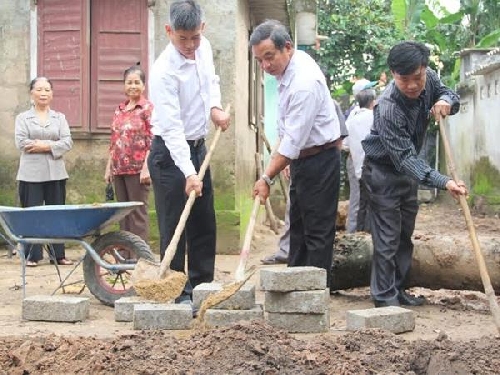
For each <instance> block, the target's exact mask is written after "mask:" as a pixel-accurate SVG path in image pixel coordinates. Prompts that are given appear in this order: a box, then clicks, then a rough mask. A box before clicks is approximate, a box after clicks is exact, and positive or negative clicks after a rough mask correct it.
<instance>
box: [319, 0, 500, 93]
mask: <svg viewBox="0 0 500 375" xmlns="http://www.w3.org/2000/svg"><path fill="white" fill-rule="evenodd" d="M318 22H319V24H318V32H319V33H320V34H323V35H327V36H328V37H329V38H330V39H329V40H328V41H325V42H322V45H321V47H322V48H321V50H320V51H319V52H318V53H317V56H316V57H317V59H318V61H319V63H320V65H321V66H322V67H323V68H324V70H325V71H326V72H327V74H328V76H329V77H330V79H331V82H330V83H331V88H332V91H333V92H334V96H338V95H342V94H343V93H346V92H347V93H349V92H350V88H351V85H352V83H351V82H350V81H351V79H352V77H353V76H355V75H356V76H363V77H365V78H367V79H369V80H377V79H378V77H379V75H380V73H381V72H382V71H384V70H386V62H385V61H386V56H387V52H388V50H389V49H390V47H391V46H392V45H394V44H395V43H397V42H398V41H400V40H404V39H412V40H418V41H420V42H424V43H426V44H427V45H429V46H430V47H431V49H432V54H433V59H432V64H433V68H439V69H440V71H441V77H442V79H443V81H444V82H445V83H446V84H448V85H450V86H453V85H454V84H455V83H457V82H458V73H459V68H460V65H459V59H458V56H457V53H456V52H457V51H460V50H462V49H464V48H470V47H493V46H497V45H498V44H499V40H500V1H499V0H461V1H460V10H459V11H458V12H457V13H453V14H450V13H449V11H447V10H446V8H444V7H443V6H442V1H440V0H428V1H427V2H426V1H425V0H364V1H363V0H318Z"/></svg>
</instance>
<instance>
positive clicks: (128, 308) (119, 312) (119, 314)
mask: <svg viewBox="0 0 500 375" xmlns="http://www.w3.org/2000/svg"><path fill="white" fill-rule="evenodd" d="M144 303H153V304H155V303H158V302H156V301H149V300H146V299H144V298H142V297H139V296H131V297H122V298H120V299H118V300H116V301H115V321H116V322H132V321H133V320H134V306H135V305H139V304H144Z"/></svg>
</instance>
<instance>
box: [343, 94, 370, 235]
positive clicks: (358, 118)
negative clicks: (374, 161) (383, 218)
mask: <svg viewBox="0 0 500 375" xmlns="http://www.w3.org/2000/svg"><path fill="white" fill-rule="evenodd" d="M375 98H376V93H375V90H374V89H365V90H361V91H360V92H358V94H357V95H356V102H357V103H358V106H359V108H357V109H355V110H354V111H352V112H351V114H350V115H349V118H348V119H347V121H346V126H347V130H348V132H349V137H347V138H346V139H345V140H344V147H345V148H346V149H347V150H348V151H349V155H348V157H347V161H346V165H347V174H348V176H349V212H348V214H347V225H346V226H347V233H354V232H356V231H369V225H368V224H369V223H368V220H367V217H366V209H367V204H368V202H367V200H366V198H367V197H366V195H367V192H366V190H365V189H363V188H362V187H361V185H360V180H361V170H362V168H363V162H364V160H365V152H364V151H363V146H361V141H362V140H363V139H365V137H366V136H367V135H368V134H370V129H371V128H372V126H373V107H374V105H375Z"/></svg>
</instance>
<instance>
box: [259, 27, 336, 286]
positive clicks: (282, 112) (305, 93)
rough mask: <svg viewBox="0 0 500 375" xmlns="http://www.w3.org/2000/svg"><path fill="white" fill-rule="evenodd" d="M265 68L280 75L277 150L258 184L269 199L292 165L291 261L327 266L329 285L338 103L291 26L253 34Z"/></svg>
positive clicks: (333, 223)
mask: <svg viewBox="0 0 500 375" xmlns="http://www.w3.org/2000/svg"><path fill="white" fill-rule="evenodd" d="M250 46H251V48H252V52H253V55H254V57H255V59H256V60H257V61H258V63H259V64H260V66H261V68H262V69H263V70H264V71H265V72H266V73H268V74H271V75H273V76H275V77H276V78H277V80H278V92H279V110H278V111H279V112H278V116H279V117H278V128H279V137H280V139H281V142H280V146H279V148H278V150H277V152H276V153H275V154H274V155H273V157H272V159H271V161H270V162H269V164H268V166H267V167H266V169H265V173H264V175H263V176H262V177H261V178H260V179H259V180H258V181H257V182H256V183H255V185H254V196H257V195H258V196H260V197H261V202H262V203H264V202H265V200H266V199H267V197H268V196H269V190H270V185H271V184H272V183H273V179H274V177H276V176H277V175H278V173H280V171H281V170H283V169H284V168H285V167H286V166H287V165H290V179H291V185H290V255H289V260H288V266H314V267H319V268H324V269H325V270H326V274H327V285H328V286H329V285H330V282H329V281H330V269H331V265H332V256H333V242H334V239H335V221H336V217H337V205H338V197H339V189H340V147H341V143H342V142H341V133H340V125H339V119H338V116H337V113H336V111H335V106H334V103H333V101H332V99H331V97H330V91H329V90H328V87H327V85H326V81H325V77H324V75H323V73H322V72H321V69H320V67H319V66H318V64H317V63H316V62H315V61H314V60H313V59H312V58H311V57H310V56H309V55H308V54H307V53H305V52H303V51H300V50H295V49H294V47H293V42H292V40H291V38H290V35H289V33H288V32H287V30H286V28H285V26H283V25H282V24H281V23H279V22H278V21H274V20H268V21H265V22H263V23H262V24H260V25H259V26H257V27H256V28H255V29H254V31H253V32H252V35H251V36H250Z"/></svg>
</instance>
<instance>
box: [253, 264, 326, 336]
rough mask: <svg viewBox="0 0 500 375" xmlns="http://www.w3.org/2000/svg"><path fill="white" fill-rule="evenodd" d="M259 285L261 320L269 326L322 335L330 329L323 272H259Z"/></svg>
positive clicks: (293, 269) (309, 269)
mask: <svg viewBox="0 0 500 375" xmlns="http://www.w3.org/2000/svg"><path fill="white" fill-rule="evenodd" d="M260 285H261V289H262V290H263V291H264V292H265V296H264V312H265V314H264V315H265V319H266V320H267V321H268V322H269V323H270V324H271V325H273V326H275V327H277V328H281V329H284V330H286V331H288V332H294V333H316V332H326V331H328V330H329V329H330V314H329V302H330V295H329V290H328V288H326V271H325V270H324V269H322V268H316V267H287V268H276V269H273V268H268V269H262V270H261V271H260Z"/></svg>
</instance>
